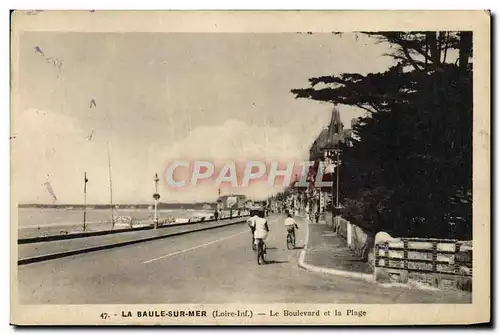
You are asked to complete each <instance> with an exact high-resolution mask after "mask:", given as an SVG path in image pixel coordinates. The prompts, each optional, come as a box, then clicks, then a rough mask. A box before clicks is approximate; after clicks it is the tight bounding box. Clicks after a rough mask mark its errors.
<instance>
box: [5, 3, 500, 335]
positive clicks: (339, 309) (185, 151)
mask: <svg viewBox="0 0 500 335" xmlns="http://www.w3.org/2000/svg"><path fill="white" fill-rule="evenodd" d="M11 62H12V64H11V65H12V66H11V68H12V72H11V83H12V85H11V87H12V93H11V97H12V109H11V134H10V145H11V157H10V159H11V164H12V165H11V166H12V169H11V199H12V200H11V205H12V208H11V218H12V222H11V237H10V238H11V239H10V244H11V257H12V258H11V292H12V293H11V323H12V324H14V325H20V326H22V325H190V324H197V325H242V324H258V325H292V324H307V325H430V324H473V323H485V322H489V321H490V134H491V131H490V65H489V64H490V13H489V12H488V11H414V12H410V11H392V12H391V11H359V12H357V11H99V10H95V11H90V10H88V11H16V12H13V13H12V47H11Z"/></svg>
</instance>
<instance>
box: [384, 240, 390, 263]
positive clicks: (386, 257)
mask: <svg viewBox="0 0 500 335" xmlns="http://www.w3.org/2000/svg"><path fill="white" fill-rule="evenodd" d="M384 249H385V250H384V251H385V261H384V266H386V267H389V264H390V262H389V242H385V245H384Z"/></svg>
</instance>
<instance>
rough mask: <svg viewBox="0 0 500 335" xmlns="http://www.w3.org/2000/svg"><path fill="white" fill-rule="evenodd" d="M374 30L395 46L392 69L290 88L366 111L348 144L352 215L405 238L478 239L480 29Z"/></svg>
mask: <svg viewBox="0 0 500 335" xmlns="http://www.w3.org/2000/svg"><path fill="white" fill-rule="evenodd" d="M366 34H368V35H370V36H372V37H373V38H374V39H376V40H377V41H378V42H380V43H388V44H389V45H390V46H391V49H390V50H391V52H390V53H388V55H389V56H391V57H392V58H393V59H394V65H393V66H391V67H390V68H389V69H387V71H385V72H382V73H370V74H367V75H361V74H357V73H343V74H340V75H330V76H320V77H314V78H311V79H310V80H309V83H310V87H308V88H304V89H294V90H292V93H293V94H295V96H296V98H306V99H313V100H319V101H327V102H330V103H333V104H343V105H350V106H357V107H359V108H362V109H364V110H365V111H366V116H365V117H363V118H361V120H360V122H359V123H358V124H357V125H356V126H354V129H353V131H354V133H355V134H356V137H357V138H358V140H356V141H355V143H354V146H353V147H351V148H347V147H345V148H343V155H342V156H343V157H342V161H343V166H342V167H343V168H342V169H341V170H340V171H341V173H340V178H341V183H340V185H341V193H342V196H343V198H344V204H345V206H346V213H345V214H346V215H347V216H348V218H349V219H351V220H354V221H355V222H357V223H359V224H362V225H365V226H367V227H370V228H372V229H373V230H377V231H378V230H386V231H390V232H392V233H394V234H398V235H399V236H433V237H456V238H464V239H465V238H467V239H468V238H471V234H472V64H471V56H472V33H471V32H411V33H400V32H379V33H366ZM374 56H375V55H374Z"/></svg>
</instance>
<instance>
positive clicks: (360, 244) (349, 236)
mask: <svg viewBox="0 0 500 335" xmlns="http://www.w3.org/2000/svg"><path fill="white" fill-rule="evenodd" d="M325 221H326V223H327V224H328V225H329V226H330V227H332V229H333V231H335V232H336V233H337V234H338V235H340V236H342V237H343V238H344V239H345V240H346V241H347V245H348V246H349V248H351V249H352V250H353V251H354V252H355V253H356V255H357V256H359V257H362V258H363V259H365V260H366V261H367V262H368V263H369V264H370V265H371V266H372V267H373V266H374V265H375V264H374V259H375V257H374V252H373V246H374V241H375V236H374V235H373V234H371V233H370V232H368V231H366V230H364V229H362V228H360V227H358V226H356V225H354V224H352V223H350V222H349V221H347V220H346V219H344V218H342V217H333V215H332V214H331V213H326V214H325Z"/></svg>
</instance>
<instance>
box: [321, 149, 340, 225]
mask: <svg viewBox="0 0 500 335" xmlns="http://www.w3.org/2000/svg"><path fill="white" fill-rule="evenodd" d="M324 153H325V158H327V159H329V160H331V161H332V162H333V163H334V164H335V174H336V178H337V182H336V183H335V188H333V185H332V215H333V216H334V217H335V223H336V225H337V224H338V220H339V214H340V209H341V207H340V203H339V170H340V164H341V160H340V153H341V150H340V149H337V148H328V149H325V151H324ZM334 197H335V206H333V198H334Z"/></svg>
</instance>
